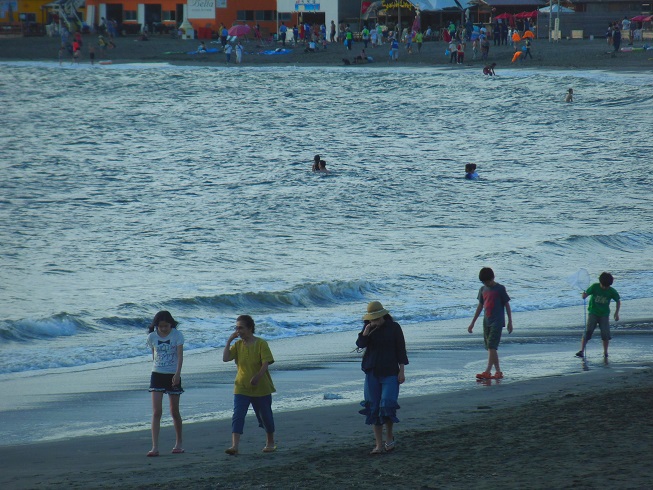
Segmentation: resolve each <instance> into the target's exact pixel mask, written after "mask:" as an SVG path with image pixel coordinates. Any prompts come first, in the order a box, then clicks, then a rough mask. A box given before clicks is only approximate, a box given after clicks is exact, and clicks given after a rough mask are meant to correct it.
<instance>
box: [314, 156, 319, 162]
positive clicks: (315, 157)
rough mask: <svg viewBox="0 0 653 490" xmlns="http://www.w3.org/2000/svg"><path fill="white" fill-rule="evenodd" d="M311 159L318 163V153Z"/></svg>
mask: <svg viewBox="0 0 653 490" xmlns="http://www.w3.org/2000/svg"><path fill="white" fill-rule="evenodd" d="M313 161H314V162H315V163H318V162H319V161H320V155H315V156H314V157H313Z"/></svg>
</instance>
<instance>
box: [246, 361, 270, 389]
mask: <svg viewBox="0 0 653 490" xmlns="http://www.w3.org/2000/svg"><path fill="white" fill-rule="evenodd" d="M268 365H269V364H268V361H263V363H262V364H261V369H259V370H258V373H256V374H255V375H254V376H252V379H251V380H250V381H249V382H250V383H251V384H252V386H256V385H257V384H258V382H259V380H260V379H261V376H263V375H264V374H265V372H266V371H267V370H268Z"/></svg>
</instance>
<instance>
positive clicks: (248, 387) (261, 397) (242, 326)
mask: <svg viewBox="0 0 653 490" xmlns="http://www.w3.org/2000/svg"><path fill="white" fill-rule="evenodd" d="M254 332H255V324H254V320H253V319H252V317H251V316H249V315H241V316H239V317H238V318H237V319H236V330H235V331H234V333H232V334H231V335H230V336H229V338H228V339H227V344H226V345H225V346H224V351H223V353H222V360H223V361H224V362H229V361H235V362H236V366H237V367H238V372H237V373H236V380H235V381H234V414H233V417H232V419H231V447H230V448H229V449H226V450H225V452H226V453H227V454H230V455H236V454H238V444H239V443H240V436H241V435H242V433H243V428H244V426H245V415H247V411H248V410H249V406H250V405H252V407H253V408H254V413H255V414H256V418H257V419H258V422H259V426H260V427H263V428H264V429H265V433H266V443H265V447H264V448H263V452H264V453H271V452H273V451H275V450H276V448H277V446H276V445H275V443H274V417H273V415H272V393H274V392H275V391H276V390H275V389H274V384H273V383H272V377H271V376H270V372H269V371H268V366H269V365H270V364H272V363H273V362H274V358H273V357H272V352H270V348H269V347H268V343H267V342H266V341H265V340H263V339H261V338H259V337H255V336H254ZM237 337H240V340H238V341H237V342H236V343H235V344H234V345H231V342H233V341H234V340H235V339H236V338H237Z"/></svg>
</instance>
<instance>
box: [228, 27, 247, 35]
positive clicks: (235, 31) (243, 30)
mask: <svg viewBox="0 0 653 490" xmlns="http://www.w3.org/2000/svg"><path fill="white" fill-rule="evenodd" d="M249 31H250V28H249V26H248V25H246V24H245V25H237V26H231V27H230V28H229V31H228V33H229V36H236V37H240V36H246V35H247V34H249Z"/></svg>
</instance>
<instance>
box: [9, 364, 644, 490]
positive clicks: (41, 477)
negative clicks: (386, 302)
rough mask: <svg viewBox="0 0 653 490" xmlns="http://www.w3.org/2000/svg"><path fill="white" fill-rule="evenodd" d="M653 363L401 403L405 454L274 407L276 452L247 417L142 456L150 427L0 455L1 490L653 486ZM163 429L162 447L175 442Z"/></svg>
mask: <svg viewBox="0 0 653 490" xmlns="http://www.w3.org/2000/svg"><path fill="white" fill-rule="evenodd" d="M652 372H653V368H652V367H651V366H650V365H648V366H642V365H619V366H604V368H597V369H592V370H589V371H587V372H582V373H581V374H578V375H574V376H564V377H544V378H540V379H536V380H532V381H524V382H518V383H501V384H497V382H493V383H492V385H490V386H483V385H481V384H479V385H477V386H472V387H471V389H469V390H465V391H461V392H457V393H448V394H443V395H436V396H424V397H413V398H405V399H400V403H401V406H402V408H401V410H400V412H401V414H400V417H401V419H402V422H401V424H399V425H398V426H397V439H398V441H399V447H398V448H397V449H396V450H395V451H394V452H393V453H387V454H384V455H380V456H370V455H369V454H368V452H369V449H370V448H371V445H372V441H373V439H372V437H371V431H370V430H369V428H368V427H366V426H365V425H364V424H363V422H362V420H361V417H359V416H357V414H356V408H357V407H356V406H350V405H344V406H338V407H326V408H318V409H312V410H302V411H295V412H285V413H279V414H277V416H276V420H277V435H278V445H279V448H278V450H277V452H276V453H273V454H263V453H261V447H262V445H263V440H264V437H263V434H262V431H261V430H260V429H255V428H254V422H253V416H252V415H250V416H249V417H248V420H247V423H246V427H245V435H244V437H243V443H242V445H241V454H239V455H238V456H236V457H230V456H227V455H226V454H224V452H223V451H224V448H225V444H226V443H227V441H228V433H229V427H230V426H229V421H218V422H205V423H199V424H188V425H186V426H185V428H184V430H185V441H186V444H185V446H186V453H185V454H182V455H172V454H166V453H162V455H161V456H160V457H159V458H145V452H146V450H147V448H148V443H149V432H148V431H141V432H136V433H128V434H115V435H109V436H99V437H85V438H76V439H71V440H67V441H60V442H53V443H42V444H33V445H24V446H14V447H3V448H0V457H2V460H3V467H4V470H3V472H2V476H0V483H1V484H2V487H3V488H6V489H28V488H30V489H35V488H44V489H45V488H64V487H65V488H80V489H81V488H84V489H89V488H170V489H173V488H181V487H184V486H185V487H188V488H206V489H209V488H278V489H288V488H378V487H379V486H384V487H387V488H460V489H463V488H525V487H528V488H572V487H573V488H633V489H635V488H642V489H643V488H649V486H650V482H651V481H652V479H653V467H651V465H650V461H649V457H648V454H649V453H650V450H651V446H652V445H653V430H652V429H653V424H652V423H651V420H650V417H648V416H647V414H648V411H649V409H650V406H651V403H653V378H652V376H651V374H652ZM171 432H172V429H171V428H169V427H168V428H164V429H163V431H162V441H170V440H171V439H172V433H171Z"/></svg>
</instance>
